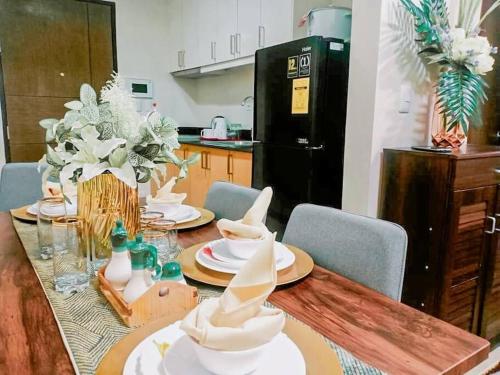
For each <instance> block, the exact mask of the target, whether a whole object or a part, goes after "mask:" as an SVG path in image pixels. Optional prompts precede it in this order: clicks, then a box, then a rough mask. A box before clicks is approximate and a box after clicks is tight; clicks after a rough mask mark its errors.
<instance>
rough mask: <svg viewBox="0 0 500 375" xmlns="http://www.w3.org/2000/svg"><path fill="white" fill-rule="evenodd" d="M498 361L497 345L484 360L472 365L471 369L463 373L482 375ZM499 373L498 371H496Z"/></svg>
mask: <svg viewBox="0 0 500 375" xmlns="http://www.w3.org/2000/svg"><path fill="white" fill-rule="evenodd" d="M498 362H500V346H499V345H497V347H496V348H495V349H494V350H493V351H492V352H490V355H489V357H488V359H487V360H486V361H484V362H483V363H481V364H479V365H478V366H476V367H474V368H473V369H472V370H470V371H469V372H467V373H466V374H465V375H482V374H484V373H486V371H488V370H489V369H491V368H492V367H493V366H495V365H496V364H497V363H498ZM498 373H499V374H500V372H498Z"/></svg>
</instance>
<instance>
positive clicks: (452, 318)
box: [440, 186, 497, 332]
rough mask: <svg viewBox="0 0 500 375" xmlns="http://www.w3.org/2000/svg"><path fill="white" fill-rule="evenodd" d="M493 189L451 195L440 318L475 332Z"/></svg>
mask: <svg viewBox="0 0 500 375" xmlns="http://www.w3.org/2000/svg"><path fill="white" fill-rule="evenodd" d="M496 193H497V188H496V186H490V187H485V188H478V189H471V190H463V191H456V192H454V193H452V197H451V198H452V201H451V211H450V212H451V213H452V217H451V220H450V223H451V227H450V228H449V237H448V238H449V243H448V245H447V246H448V248H449V250H448V252H447V251H446V250H445V249H443V252H442V253H443V254H448V256H447V257H446V259H444V262H445V264H444V270H445V271H444V272H445V277H444V284H443V285H444V289H443V292H442V295H441V301H440V302H441V303H440V306H441V309H440V318H441V319H443V320H446V321H448V322H450V323H452V324H454V325H456V326H458V327H461V328H463V329H466V330H468V331H472V332H477V331H478V321H479V319H478V318H479V310H480V298H481V289H482V280H483V278H482V261H483V256H484V253H485V250H486V249H487V248H488V246H489V244H490V243H491V240H492V237H493V236H494V234H493V233H494V228H495V226H494V224H495V209H496Z"/></svg>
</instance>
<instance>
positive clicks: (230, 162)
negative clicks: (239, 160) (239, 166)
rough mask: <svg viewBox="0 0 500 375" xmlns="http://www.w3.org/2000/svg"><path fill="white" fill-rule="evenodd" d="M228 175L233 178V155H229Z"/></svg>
mask: <svg viewBox="0 0 500 375" xmlns="http://www.w3.org/2000/svg"><path fill="white" fill-rule="evenodd" d="M227 174H228V175H229V176H231V177H232V176H233V155H232V154H229V155H227Z"/></svg>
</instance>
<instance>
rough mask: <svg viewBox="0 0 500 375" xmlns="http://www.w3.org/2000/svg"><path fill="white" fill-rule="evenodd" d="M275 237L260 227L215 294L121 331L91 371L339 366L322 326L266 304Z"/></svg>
mask: <svg viewBox="0 0 500 375" xmlns="http://www.w3.org/2000/svg"><path fill="white" fill-rule="evenodd" d="M274 237H275V234H271V233H270V232H267V233H266V234H265V237H264V238H263V239H262V241H261V242H260V243H259V244H258V245H256V248H255V251H254V253H253V255H252V256H251V257H250V259H248V261H247V262H246V263H245V264H244V265H243V266H242V267H241V268H240V269H239V271H238V272H237V274H236V276H235V277H234V278H233V279H232V281H231V282H230V284H229V285H228V287H227V288H226V289H225V291H224V293H223V294H222V295H221V296H220V297H217V298H208V299H205V300H203V301H202V302H201V303H200V304H199V305H198V306H196V307H195V308H194V309H192V310H191V311H189V312H188V313H187V315H185V317H184V318H183V319H180V320H176V321H172V319H171V318H168V317H166V318H165V317H164V318H163V319H160V320H157V321H155V322H153V323H151V324H147V325H145V326H143V327H141V328H139V329H138V330H136V331H135V332H134V333H132V334H130V335H128V336H126V337H124V338H123V339H122V340H121V341H120V342H118V343H117V344H116V345H115V346H113V347H112V348H111V349H110V350H109V351H108V353H107V354H106V355H105V357H104V358H103V360H102V361H101V363H100V365H99V367H98V369H97V372H96V373H97V374H106V375H108V374H109V375H112V374H123V375H134V374H139V373H141V374H148V375H166V374H170V375H177V374H179V375H180V374H182V375H184V374H200V375H203V374H207V375H208V374H220V375H226V374H228V375H229V374H231V375H233V374H234V375H238V374H250V373H252V374H254V375H259V374H278V375H279V374H283V375H285V374H286V375H302V374H306V372H307V373H308V374H321V373H325V372H324V371H327V373H329V374H342V373H343V372H342V369H341V366H340V363H339V360H338V358H337V356H336V354H335V352H334V351H333V350H332V349H331V348H330V347H328V345H327V344H326V342H325V341H324V340H323V339H322V337H321V336H320V335H319V334H317V333H315V332H314V331H312V330H311V329H309V328H308V327H307V326H305V325H303V324H301V323H299V322H297V321H294V320H291V319H290V318H287V317H286V316H285V313H284V312H283V311H282V310H280V309H276V308H273V307H269V306H268V305H266V304H265V301H266V299H267V297H268V296H269V295H270V294H271V293H272V292H273V290H274V288H275V287H276V285H277V271H276V264H277V261H276V257H275V242H274ZM318 354H321V356H318ZM318 358H319V359H318ZM322 371H323V372H322Z"/></svg>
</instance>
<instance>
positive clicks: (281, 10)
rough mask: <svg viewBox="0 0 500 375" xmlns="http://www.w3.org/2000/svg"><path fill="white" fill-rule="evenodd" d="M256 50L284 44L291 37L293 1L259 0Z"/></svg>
mask: <svg viewBox="0 0 500 375" xmlns="http://www.w3.org/2000/svg"><path fill="white" fill-rule="evenodd" d="M260 4H261V5H260V7H261V9H260V11H261V13H260V25H259V34H258V48H264V47H270V46H274V45H276V44H280V43H286V42H289V41H291V40H292V37H293V0H271V1H270V0H260Z"/></svg>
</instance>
